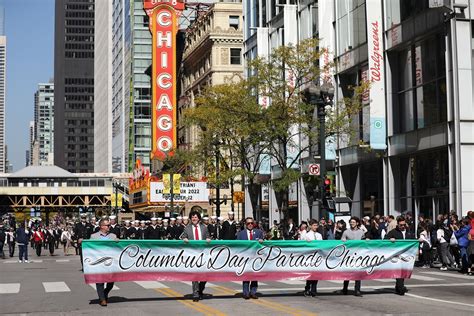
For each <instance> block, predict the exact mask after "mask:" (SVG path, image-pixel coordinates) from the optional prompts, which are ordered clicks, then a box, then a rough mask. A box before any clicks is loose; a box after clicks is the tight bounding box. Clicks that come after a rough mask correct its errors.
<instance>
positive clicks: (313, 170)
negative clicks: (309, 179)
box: [308, 163, 321, 176]
mask: <svg viewBox="0 0 474 316" xmlns="http://www.w3.org/2000/svg"><path fill="white" fill-rule="evenodd" d="M308 173H309V174H310V175H311V176H319V175H320V174H321V170H320V168H319V163H312V164H310V165H309V166H308Z"/></svg>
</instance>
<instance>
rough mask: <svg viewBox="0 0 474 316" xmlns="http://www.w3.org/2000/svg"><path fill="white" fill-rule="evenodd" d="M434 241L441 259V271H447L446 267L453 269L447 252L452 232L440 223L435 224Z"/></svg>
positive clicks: (450, 256) (449, 254) (452, 263)
mask: <svg viewBox="0 0 474 316" xmlns="http://www.w3.org/2000/svg"><path fill="white" fill-rule="evenodd" d="M436 227H437V230H436V239H437V241H438V248H439V256H440V259H441V264H442V266H441V268H440V270H441V271H446V270H448V267H450V268H453V267H454V259H453V256H452V255H451V253H450V251H449V242H450V240H451V237H452V235H453V232H452V231H451V230H450V229H449V228H448V227H447V226H446V225H445V224H444V223H443V222H441V221H438V222H437V223H436Z"/></svg>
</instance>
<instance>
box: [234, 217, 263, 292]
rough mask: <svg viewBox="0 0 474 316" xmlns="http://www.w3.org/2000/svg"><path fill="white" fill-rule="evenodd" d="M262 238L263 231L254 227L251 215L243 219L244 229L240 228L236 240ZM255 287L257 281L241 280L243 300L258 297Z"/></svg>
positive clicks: (256, 286) (261, 239)
mask: <svg viewBox="0 0 474 316" xmlns="http://www.w3.org/2000/svg"><path fill="white" fill-rule="evenodd" d="M263 239H264V233H263V231H262V230H260V229H256V228H255V221H254V220H253V217H247V218H246V219H245V229H244V230H241V231H240V232H239V233H238V234H237V240H250V241H256V240H258V242H260V243H262V242H263ZM257 288H258V282H257V281H243V282H242V294H243V298H244V299H245V300H248V299H250V298H252V299H258V296H257Z"/></svg>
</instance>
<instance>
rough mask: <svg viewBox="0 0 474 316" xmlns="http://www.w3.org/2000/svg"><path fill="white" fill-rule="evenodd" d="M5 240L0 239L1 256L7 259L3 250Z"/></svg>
mask: <svg viewBox="0 0 474 316" xmlns="http://www.w3.org/2000/svg"><path fill="white" fill-rule="evenodd" d="M3 243H4V242H3V241H0V258H2V259H5V253H4V252H3Z"/></svg>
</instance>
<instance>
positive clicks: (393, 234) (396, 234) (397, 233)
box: [385, 216, 415, 295]
mask: <svg viewBox="0 0 474 316" xmlns="http://www.w3.org/2000/svg"><path fill="white" fill-rule="evenodd" d="M385 239H390V241H392V242H395V240H397V239H415V236H414V235H413V234H412V233H411V232H409V231H407V223H406V221H405V218H404V217H403V216H400V217H398V219H397V228H395V229H392V230H391V231H389V232H388V233H387V235H385ZM406 292H408V289H407V288H406V287H405V279H401V278H400V279H396V285H395V293H397V294H398V295H405V293H406Z"/></svg>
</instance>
